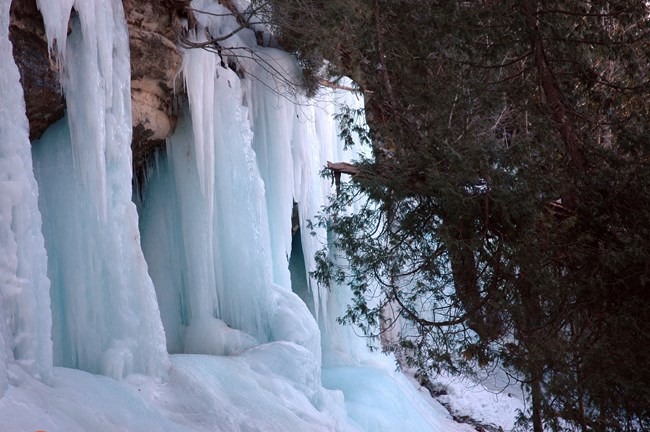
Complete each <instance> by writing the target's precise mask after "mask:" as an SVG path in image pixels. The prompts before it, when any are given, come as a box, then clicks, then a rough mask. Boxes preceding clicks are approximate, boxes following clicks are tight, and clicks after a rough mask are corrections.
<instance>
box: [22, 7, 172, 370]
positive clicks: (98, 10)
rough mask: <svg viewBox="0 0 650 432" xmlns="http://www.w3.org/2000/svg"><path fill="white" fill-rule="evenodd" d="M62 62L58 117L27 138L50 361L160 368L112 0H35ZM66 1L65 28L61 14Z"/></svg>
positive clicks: (119, 24)
mask: <svg viewBox="0 0 650 432" xmlns="http://www.w3.org/2000/svg"><path fill="white" fill-rule="evenodd" d="M39 5H40V8H41V11H42V13H43V16H44V21H45V23H46V30H47V32H48V38H49V39H50V41H51V42H52V41H55V42H56V47H57V49H58V51H59V52H60V54H62V55H61V56H60V57H59V60H60V61H62V63H63V74H62V77H61V80H62V85H63V89H64V92H65V95H66V101H67V126H66V125H65V124H63V123H62V122H60V123H59V124H57V125H55V126H53V127H51V128H50V129H49V130H48V131H47V132H46V134H45V135H44V136H43V137H42V139H41V140H40V142H38V143H35V144H34V155H35V160H37V162H38V163H37V164H35V165H36V173H37V177H38V181H39V185H40V186H41V190H42V194H41V197H40V204H41V209H42V211H43V213H44V220H45V222H46V223H45V225H44V234H45V240H46V247H47V250H48V255H49V275H50V278H51V280H52V309H53V340H54V358H55V363H56V364H58V365H62V366H67V367H74V368H80V369H84V370H87V371H90V372H94V373H103V374H105V375H109V376H113V377H115V378H121V377H123V376H125V375H127V374H129V373H133V372H138V373H146V374H150V375H154V376H159V375H161V374H162V373H163V371H164V370H165V368H166V367H167V364H168V363H167V362H168V359H167V354H166V349H165V339H164V333H163V329H162V324H161V321H160V314H159V311H158V305H157V302H156V297H155V291H154V287H153V284H152V282H151V279H150V278H149V275H148V274H147V265H146V263H145V260H144V257H143V255H142V251H141V249H140V243H139V231H138V225H137V213H136V209H135V206H134V204H133V203H132V202H131V149H130V144H131V118H130V116H131V97H130V66H129V44H128V34H127V28H126V23H125V19H124V12H123V10H122V2H121V1H120V0H78V1H76V2H74V5H73V4H72V2H71V1H60V2H56V1H51V2H49V1H48V2H40V3H39ZM71 6H74V9H75V10H76V12H77V14H76V15H75V16H74V17H73V18H72V31H71V32H70V34H69V35H66V32H65V31H62V30H61V29H63V28H65V29H67V20H68V15H67V13H68V12H69V11H70V7H71Z"/></svg>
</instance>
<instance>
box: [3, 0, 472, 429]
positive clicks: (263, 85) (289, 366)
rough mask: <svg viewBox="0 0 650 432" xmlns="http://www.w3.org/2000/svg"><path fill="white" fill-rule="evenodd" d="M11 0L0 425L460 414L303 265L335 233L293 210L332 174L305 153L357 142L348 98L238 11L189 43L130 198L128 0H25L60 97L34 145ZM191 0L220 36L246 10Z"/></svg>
mask: <svg viewBox="0 0 650 432" xmlns="http://www.w3.org/2000/svg"><path fill="white" fill-rule="evenodd" d="M9 5H10V0H0V27H1V28H0V94H2V95H3V104H2V105H3V106H2V107H0V424H1V425H2V429H3V430H4V429H7V430H37V429H41V430H47V431H50V432H51V431H87V430H93V431H113V430H130V431H138V430H160V431H208V430H209V431H214V430H219V431H253V430H255V431H257V430H259V431H288V430H291V431H357V430H368V431H395V430H409V431H430V430H436V431H456V430H465V429H464V426H460V425H458V424H456V423H454V422H453V421H452V420H451V419H450V418H449V416H448V415H447V414H446V413H445V411H444V409H442V407H441V406H440V405H438V404H436V403H435V402H433V401H432V400H431V399H427V398H426V397H424V396H423V395H422V394H421V393H419V392H418V390H417V389H416V388H415V387H414V386H412V384H411V383H410V382H408V381H407V380H406V378H405V377H404V376H402V375H401V374H399V373H397V372H395V371H394V363H393V362H392V360H391V359H390V358H388V357H384V356H382V355H381V354H375V353H370V352H368V351H367V349H366V347H365V341H363V340H361V339H360V338H358V337H356V336H355V335H354V332H353V331H352V329H350V328H342V327H339V326H337V325H336V324H335V318H336V316H337V315H338V314H340V313H341V312H342V310H343V307H344V306H345V304H346V302H347V298H346V295H345V292H346V290H345V287H334V289H332V291H331V292H329V291H327V290H319V289H318V287H316V286H315V284H314V283H313V281H311V280H310V277H309V275H308V271H309V270H310V269H313V268H314V261H313V256H314V252H315V251H316V250H317V249H319V248H320V247H321V245H322V243H321V242H322V241H324V239H326V238H327V233H326V232H324V231H323V230H320V231H317V232H316V235H315V236H312V235H310V232H309V229H307V220H308V219H309V218H313V217H314V216H315V215H316V213H317V212H318V211H319V210H320V208H321V206H322V205H323V204H325V200H326V196H327V194H329V193H331V185H330V184H329V182H328V181H327V180H323V179H321V178H319V177H318V172H319V171H320V169H321V167H322V166H323V165H324V164H325V162H326V161H327V160H337V161H340V160H350V158H352V157H353V156H354V153H352V151H344V150H343V147H342V143H341V142H340V140H339V139H338V134H337V132H338V131H337V124H336V121H335V119H334V116H333V114H334V113H335V112H336V110H337V109H338V108H337V106H338V105H340V104H348V105H349V104H356V106H360V105H359V104H360V103H361V102H360V101H359V100H358V98H356V97H355V96H354V95H353V94H340V93H337V92H334V91H330V92H323V93H322V94H321V95H320V97H319V99H318V100H317V101H309V100H307V99H306V98H304V97H303V96H301V95H300V94H297V93H295V92H292V91H290V89H291V88H292V86H291V82H292V81H295V80H297V79H298V74H297V69H296V68H297V66H296V65H295V63H294V62H293V60H292V59H291V57H290V56H289V55H288V54H286V53H284V52H281V51H279V50H275V49H270V48H260V47H257V45H256V43H255V35H254V34H253V32H252V31H249V30H243V31H240V32H238V33H237V34H235V35H234V36H232V37H231V38H229V39H228V40H226V41H223V46H224V48H225V49H224V50H223V52H222V54H221V56H222V57H221V58H220V57H219V56H217V55H216V54H215V53H211V52H207V51H203V50H187V51H186V52H185V53H184V55H185V62H184V66H183V71H182V73H183V77H184V79H185V83H186V87H187V94H188V99H189V101H188V103H187V104H186V106H185V107H184V108H183V110H182V111H181V115H180V118H179V121H178V126H177V128H176V131H175V133H174V135H173V136H172V137H171V138H170V139H169V140H168V142H167V149H166V151H165V152H162V153H159V154H157V155H156V157H155V160H154V161H153V162H152V164H151V169H150V170H149V172H148V174H147V178H146V179H145V182H144V183H143V184H142V185H140V186H141V189H142V192H141V195H140V196H139V197H138V199H137V201H138V207H137V211H136V206H135V205H134V204H133V203H132V201H131V198H132V197H131V193H132V185H131V180H132V179H131V154H130V140H131V119H130V94H129V88H130V84H129V80H130V77H129V52H128V37H127V30H126V25H125V20H124V15H123V11H122V3H121V0H56V1H55V0H38V5H39V8H40V10H41V12H42V14H43V18H44V22H45V26H46V31H47V37H48V41H49V43H50V46H51V48H52V50H53V51H54V53H55V55H56V58H57V59H58V61H59V62H60V64H61V67H62V71H63V73H62V87H63V91H64V92H65V95H66V101H67V116H66V118H65V119H64V120H62V121H60V122H58V123H57V124H55V125H53V126H52V127H50V129H48V131H47V132H46V133H45V134H44V135H43V137H42V138H41V139H40V140H39V141H38V142H34V143H32V144H33V145H32V152H30V143H29V140H28V132H27V131H28V124H27V119H26V116H25V107H24V102H23V97H22V90H21V86H20V84H19V75H18V70H17V68H16V65H15V63H14V61H13V57H12V53H11V44H10V42H9V40H8V37H7V28H8V18H9ZM193 6H194V7H195V8H196V9H199V10H206V11H209V12H213V13H214V14H216V15H220V14H221V15H222V16H216V15H215V16H210V15H205V14H199V15H198V16H199V18H200V25H201V26H204V27H207V28H209V30H210V33H211V34H213V35H217V34H226V33H228V32H230V31H232V30H233V29H235V28H236V27H237V26H238V24H237V23H236V21H235V20H234V19H233V18H232V17H229V16H227V13H228V11H227V10H226V9H225V8H224V7H222V6H221V5H219V4H218V3H217V2H211V1H207V0H204V1H198V0H197V1H195V2H194V3H193ZM73 7H74V9H75V10H76V12H77V13H76V14H74V18H73V20H72V31H71V32H69V34H68V23H67V22H68V17H69V16H70V11H71V9H72V8H73ZM195 37H196V38H197V39H198V40H200V37H201V36H200V35H199V34H197V35H195ZM236 54H238V55H236ZM235 57H236V58H235ZM233 61H234V62H235V63H237V64H238V67H239V68H240V69H241V70H243V71H245V73H244V74H243V75H242V74H241V73H238V72H237V71H235V70H233V68H231V67H228V66H226V65H228V64H229V63H232V62H233ZM240 72H241V71H240ZM32 153H33V158H34V161H33V162H32ZM37 181H38V186H37ZM294 202H295V203H297V204H296V205H297V208H298V215H299V220H300V236H299V237H298V238H293V239H292V227H291V218H292V209H293V207H294ZM41 215H42V217H43V222H42V223H41ZM292 244H293V247H301V248H302V250H300V251H296V250H293V251H292ZM46 251H47V252H46ZM292 252H293V254H294V255H293V258H292V259H293V260H294V261H296V262H297V264H294V265H292V271H293V274H292V272H291V271H290V270H289V260H290V257H291V256H292ZM298 252H299V253H298ZM296 273H300V274H296ZM292 281H293V286H292ZM296 293H298V294H300V296H299V295H297V294H296ZM307 304H308V305H309V307H308V306H307Z"/></svg>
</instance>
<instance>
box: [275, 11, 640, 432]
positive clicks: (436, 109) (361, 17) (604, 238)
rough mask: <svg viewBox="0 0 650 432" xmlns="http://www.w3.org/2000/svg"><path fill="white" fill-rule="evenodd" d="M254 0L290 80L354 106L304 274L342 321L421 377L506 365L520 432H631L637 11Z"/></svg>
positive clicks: (636, 353) (636, 324) (636, 295)
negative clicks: (525, 402)
mask: <svg viewBox="0 0 650 432" xmlns="http://www.w3.org/2000/svg"><path fill="white" fill-rule="evenodd" d="M268 3H269V5H270V11H271V12H272V16H273V22H274V25H275V26H276V29H275V33H276V35H277V37H278V41H279V42H280V44H281V45H283V46H284V47H285V48H286V49H289V50H293V51H294V52H295V53H296V55H297V56H298V58H299V59H300V61H301V62H302V64H303V66H304V68H305V71H306V83H308V84H309V83H311V84H310V85H311V86H312V88H313V86H314V85H315V83H317V81H318V79H322V78H327V79H328V80H330V81H336V79H337V77H339V76H343V75H346V76H349V77H351V78H352V79H353V80H354V82H355V83H356V84H357V85H358V86H359V91H360V92H362V93H363V94H364V97H365V102H366V110H365V120H366V121H367V124H368V128H369V129H368V131H367V132H365V131H362V130H359V128H356V127H353V125H355V124H356V123H355V122H354V119H353V115H354V113H349V115H348V116H347V117H345V116H344V118H343V120H344V121H343V122H342V123H343V124H347V125H350V127H349V128H347V129H345V130H344V131H343V132H342V133H343V135H344V136H346V137H348V138H350V137H351V135H353V134H355V133H356V134H361V135H362V138H364V139H368V140H370V141H371V142H372V148H373V156H372V157H370V158H368V159H366V160H360V161H358V162H357V163H356V164H355V166H354V169H353V170H347V171H346V170H343V171H341V170H339V171H338V172H337V173H336V174H337V175H340V174H341V172H343V173H345V172H348V173H349V174H353V176H352V179H351V181H348V182H344V183H342V184H341V187H340V188H339V193H338V195H337V196H336V197H335V198H334V199H333V201H332V204H331V206H330V207H329V208H328V209H327V211H326V214H325V215H324V219H323V223H327V225H328V227H329V229H330V230H331V232H332V233H333V234H334V236H333V239H334V240H333V244H331V245H330V249H329V250H330V253H329V254H328V253H326V252H323V253H322V254H321V255H320V256H319V257H318V258H319V260H318V261H319V262H320V263H321V264H322V265H321V267H320V268H319V270H318V271H317V272H316V275H317V276H318V277H319V279H320V280H321V282H322V283H325V284H328V283H329V284H332V283H333V282H339V283H344V284H345V285H347V286H349V287H350V288H351V289H352V292H353V301H352V303H351V304H350V305H349V310H348V312H347V314H346V315H345V316H344V317H342V320H343V321H345V322H349V323H355V324H357V325H359V326H360V327H361V328H362V329H364V331H366V332H367V334H368V335H372V334H379V333H380V332H382V331H396V330H399V332H398V333H397V336H396V337H395V338H387V337H384V338H382V341H383V343H384V347H385V348H388V349H392V350H395V351H396V352H397V353H398V356H399V357H400V358H401V359H402V360H403V361H404V362H406V363H408V364H409V365H413V366H416V367H418V368H419V369H420V370H421V372H422V373H423V374H426V373H429V372H430V371H431V370H435V369H438V368H443V367H444V368H448V369H453V370H465V371H472V370H476V368H481V367H489V366H490V365H494V364H499V365H504V366H506V367H507V368H509V370H510V371H512V373H513V376H515V377H516V378H517V379H518V380H521V382H522V383H524V384H525V385H526V387H527V388H528V394H529V395H530V401H529V402H530V403H529V410H528V411H527V412H526V413H525V415H524V416H522V423H521V426H522V428H524V429H525V428H530V429H533V430H535V431H536V432H541V431H542V430H545V429H549V430H564V429H569V430H583V431H587V430H598V431H600V430H603V431H604V430H644V429H650V368H649V366H650V48H649V47H650V19H649V16H650V7H649V6H648V3H647V2H645V1H641V0H639V1H630V0H585V1H574V0H548V1H538V0H477V1H450V0H346V1H339V0H330V1H317V0H302V1H299V2H297V1H292V0H271V1H269V2H268ZM345 120H347V122H346V121H345ZM353 203H354V204H355V205H356V206H357V207H358V208H359V209H360V210H359V211H357V212H356V213H349V212H346V211H345V210H346V209H347V208H348V207H350V206H351V205H352V204H353ZM331 251H336V252H335V253H332V252H331ZM336 254H340V255H343V256H344V257H345V258H346V260H345V262H346V265H345V266H341V265H340V262H341V261H340V260H339V259H338V257H337V256H336Z"/></svg>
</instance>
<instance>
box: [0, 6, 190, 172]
mask: <svg viewBox="0 0 650 432" xmlns="http://www.w3.org/2000/svg"><path fill="white" fill-rule="evenodd" d="M123 4H124V12H125V15H126V19H127V24H128V28H129V42H130V49H131V95H132V114H133V146H132V148H133V160H134V165H135V166H136V168H137V167H138V166H139V165H141V164H142V162H143V161H144V160H145V159H146V157H147V155H148V154H150V153H151V151H152V150H153V149H154V148H156V147H159V146H161V145H164V142H165V141H164V140H165V138H166V137H167V136H169V135H170V134H171V133H172V132H173V130H174V125H175V118H176V116H175V112H174V106H175V105H174V101H175V99H176V97H178V96H179V94H181V93H182V92H183V86H182V82H181V81H180V79H179V76H180V74H179V72H180V68H181V64H182V56H181V54H180V52H179V51H178V49H177V47H176V40H177V35H178V31H179V30H180V28H181V27H180V26H181V24H180V19H181V17H180V16H179V12H178V11H177V10H175V9H174V8H171V7H169V6H168V5H167V4H166V3H165V2H161V1H159V0H123ZM9 34H10V39H11V42H12V44H13V50H14V58H15V59H16V63H17V65H18V69H19V70H20V75H21V83H22V85H23V89H24V93H25V104H26V108H27V117H28V119H29V127H30V138H31V139H37V138H39V137H40V136H41V135H42V133H43V132H44V131H45V129H47V128H48V127H49V126H50V125H51V124H53V123H54V122H56V121H57V120H59V119H60V118H62V117H63V114H64V109H65V101H64V98H63V95H62V93H61V86H60V84H59V74H58V70H57V64H56V62H55V61H54V59H53V58H52V57H51V56H50V54H49V53H48V47H47V39H46V37H45V30H44V26H43V20H42V17H41V14H40V12H39V11H38V9H37V7H36V1H35V0H14V1H13V2H12V5H11V20H10V27H9Z"/></svg>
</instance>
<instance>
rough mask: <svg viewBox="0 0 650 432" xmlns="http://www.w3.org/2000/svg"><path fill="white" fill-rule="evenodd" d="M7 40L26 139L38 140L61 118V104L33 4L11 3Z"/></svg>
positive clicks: (54, 70)
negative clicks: (25, 121)
mask: <svg viewBox="0 0 650 432" xmlns="http://www.w3.org/2000/svg"><path fill="white" fill-rule="evenodd" d="M9 38H10V40H11V43H12V45H13V53H14V58H15V59H16V64H17V65H18V70H19V71H20V82H21V84H22V85H23V90H24V93H25V105H26V108H27V118H29V137H30V139H32V140H33V139H38V138H40V136H41V135H42V134H43V132H45V129H47V128H48V127H49V126H50V125H51V124H53V123H55V122H56V121H57V120H59V119H61V118H63V114H64V109H65V101H64V99H63V94H62V93H61V85H60V84H59V74H58V70H57V67H56V63H55V62H54V61H53V59H51V58H50V56H49V54H48V50H47V39H46V38H45V27H44V25H43V19H42V18H41V13H40V12H39V11H38V9H37V8H36V1H35V0H14V1H13V2H12V3H11V19H10V24H9Z"/></svg>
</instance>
